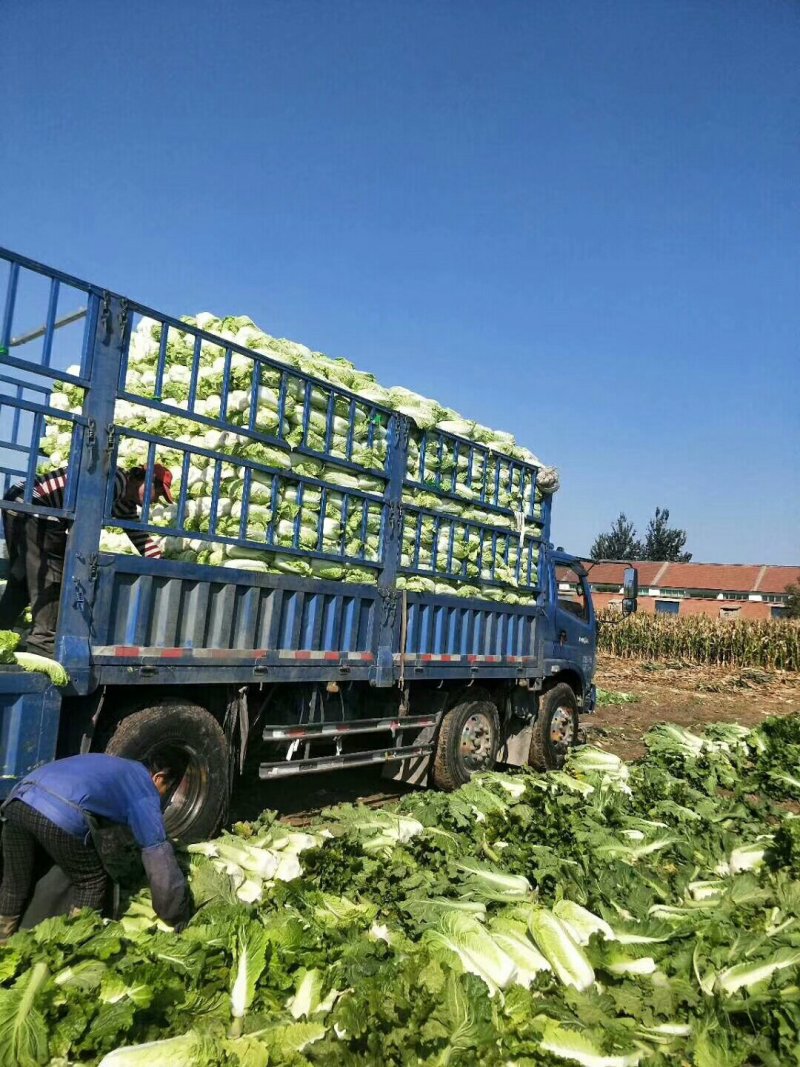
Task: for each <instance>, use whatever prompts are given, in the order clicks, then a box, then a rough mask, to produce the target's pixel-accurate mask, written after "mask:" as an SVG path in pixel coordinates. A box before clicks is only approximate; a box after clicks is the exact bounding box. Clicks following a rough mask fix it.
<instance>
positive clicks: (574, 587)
mask: <svg viewBox="0 0 800 1067" xmlns="http://www.w3.org/2000/svg"><path fill="white" fill-rule="evenodd" d="M556 588H557V592H558V606H559V607H560V608H561V609H562V611H569V612H571V613H572V614H573V615H577V617H578V618H579V619H588V618H589V605H588V603H587V600H586V590H585V588H584V585H583V579H582V577H581V575H580V574H579V573H578V571H577V570H575V568H574V567H571V566H570V565H569V564H566V563H558V564H556Z"/></svg>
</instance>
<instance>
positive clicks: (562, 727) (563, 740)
mask: <svg viewBox="0 0 800 1067" xmlns="http://www.w3.org/2000/svg"><path fill="white" fill-rule="evenodd" d="M572 725H573V723H572V709H571V708H563V707H560V708H556V710H555V711H554V712H553V717H552V719H551V720H550V740H551V741H552V742H553V744H554V745H564V746H566V745H568V744H569V740H570V736H571V734H572Z"/></svg>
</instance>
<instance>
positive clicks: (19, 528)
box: [0, 510, 67, 914]
mask: <svg viewBox="0 0 800 1067" xmlns="http://www.w3.org/2000/svg"><path fill="white" fill-rule="evenodd" d="M3 528H4V531H5V536H6V546H7V547H8V562H9V575H8V582H7V584H6V588H5V592H4V593H3V596H2V598H0V630H10V629H11V628H12V627H13V626H14V625H15V623H16V622H17V620H18V619H19V617H20V615H21V614H22V612H23V611H24V610H25V608H26V607H27V606H28V604H30V606H31V616H32V618H33V627H32V629H31V633H30V636H29V637H28V640H27V642H26V646H25V647H26V648H27V649H28V650H29V651H30V652H37V653H40V654H41V655H44V656H52V655H53V652H54V650H55V639H56V627H57V625H58V605H59V601H60V600H61V581H62V578H63V574H64V553H65V551H66V547H67V530H66V527H65V525H64V523H63V522H61V521H58V520H56V521H54V520H52V519H40V518H38V517H37V516H36V515H25V514H23V513H22V512H20V511H5V510H4V511H3ZM0 914H2V913H0Z"/></svg>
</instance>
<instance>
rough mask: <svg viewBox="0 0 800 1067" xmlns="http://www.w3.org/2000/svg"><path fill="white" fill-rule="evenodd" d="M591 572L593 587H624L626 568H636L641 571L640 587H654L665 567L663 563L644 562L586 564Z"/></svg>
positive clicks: (590, 578)
mask: <svg viewBox="0 0 800 1067" xmlns="http://www.w3.org/2000/svg"><path fill="white" fill-rule="evenodd" d="M584 566H585V567H586V569H587V570H588V571H589V582H590V583H591V584H592V585H622V574H623V572H624V570H625V568H626V567H636V568H637V569H638V571H639V585H640V587H641V586H645V585H652V584H653V579H654V578H655V576H656V575H657V574H658V572H659V571H660V570H661V568H662V567H663V566H664V564H663V563H651V562H650V561H649V560H642V561H641V563H637V562H636V561H635V560H631V562H630V563H595V564H592V563H584Z"/></svg>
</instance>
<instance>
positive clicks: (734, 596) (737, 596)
mask: <svg viewBox="0 0 800 1067" xmlns="http://www.w3.org/2000/svg"><path fill="white" fill-rule="evenodd" d="M722 599H723V600H747V593H723V594H722Z"/></svg>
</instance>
